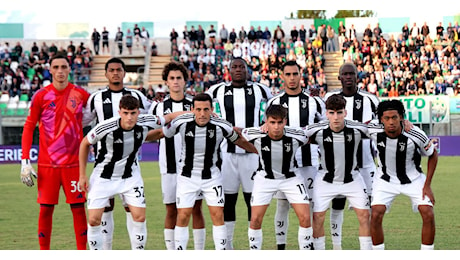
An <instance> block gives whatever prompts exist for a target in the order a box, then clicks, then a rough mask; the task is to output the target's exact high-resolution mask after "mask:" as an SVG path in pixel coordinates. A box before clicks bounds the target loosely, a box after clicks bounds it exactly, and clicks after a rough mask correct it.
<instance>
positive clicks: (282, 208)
mask: <svg viewBox="0 0 460 260" xmlns="http://www.w3.org/2000/svg"><path fill="white" fill-rule="evenodd" d="M289 207H290V205H289V201H288V200H284V199H279V200H278V201H277V203H276V212H275V237H276V244H277V245H282V244H286V240H287V231H288V226H289Z"/></svg>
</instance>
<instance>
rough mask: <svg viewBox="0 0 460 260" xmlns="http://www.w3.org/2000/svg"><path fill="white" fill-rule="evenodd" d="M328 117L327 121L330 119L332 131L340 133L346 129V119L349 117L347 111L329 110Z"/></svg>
mask: <svg viewBox="0 0 460 260" xmlns="http://www.w3.org/2000/svg"><path fill="white" fill-rule="evenodd" d="M326 116H327V119H329V126H330V127H331V129H332V131H335V132H340V131H341V130H342V129H343V128H344V127H345V117H346V116H347V111H346V110H345V109H339V110H332V109H328V110H327V111H326Z"/></svg>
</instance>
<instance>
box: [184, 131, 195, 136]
mask: <svg viewBox="0 0 460 260" xmlns="http://www.w3.org/2000/svg"><path fill="white" fill-rule="evenodd" d="M185 136H188V137H195V135H194V134H193V132H192V131H189V132H187V133H186V134H185Z"/></svg>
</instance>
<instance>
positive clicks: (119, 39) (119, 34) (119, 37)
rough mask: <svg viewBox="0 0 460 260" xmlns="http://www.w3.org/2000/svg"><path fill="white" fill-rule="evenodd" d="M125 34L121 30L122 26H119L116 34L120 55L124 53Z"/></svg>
mask: <svg viewBox="0 0 460 260" xmlns="http://www.w3.org/2000/svg"><path fill="white" fill-rule="evenodd" d="M123 36H124V34H123V32H122V31H121V28H120V27H118V32H117V33H116V34H115V42H116V43H117V45H118V51H119V54H120V55H121V54H122V53H123Z"/></svg>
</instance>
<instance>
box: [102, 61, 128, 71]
mask: <svg viewBox="0 0 460 260" xmlns="http://www.w3.org/2000/svg"><path fill="white" fill-rule="evenodd" d="M110 63H119V64H121V67H123V70H124V71H126V65H125V63H124V62H123V60H121V59H119V58H111V59H110V60H108V61H107V62H106V63H105V71H107V68H108V67H109V64H110Z"/></svg>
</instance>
